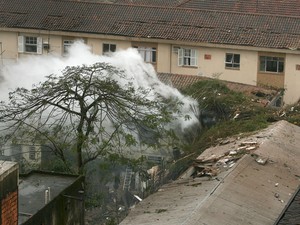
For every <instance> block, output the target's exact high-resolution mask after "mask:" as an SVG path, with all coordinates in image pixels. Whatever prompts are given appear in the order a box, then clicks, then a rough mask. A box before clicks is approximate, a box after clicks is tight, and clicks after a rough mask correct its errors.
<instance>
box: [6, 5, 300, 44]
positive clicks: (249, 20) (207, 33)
mask: <svg viewBox="0 0 300 225" xmlns="http://www.w3.org/2000/svg"><path fill="white" fill-rule="evenodd" d="M0 27H8V28H29V29H42V30H53V31H70V32H84V33H95V34H107V35H117V36H129V37H141V38H157V39H165V40H179V41H187V42H205V43H212V44H232V45H244V46H256V47H268V48H283V49H286V48H293V49H295V48H300V41H299V40H300V16H298V17H288V16H277V15H265V14H257V13H237V12H225V11H213V10H207V9H197V10H195V9H187V8H174V7H156V6H151V7H150V6H136V5H119V4H108V3H97V2H86V1H61V0H22V1H19V0H0Z"/></svg>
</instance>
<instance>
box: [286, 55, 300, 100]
mask: <svg viewBox="0 0 300 225" xmlns="http://www.w3.org/2000/svg"><path fill="white" fill-rule="evenodd" d="M299 58H300V56H299V55H296V54H295V55H292V54H289V55H287V56H286V67H285V80H284V83H285V85H284V88H285V89H286V90H285V96H284V102H285V103H286V104H292V103H295V102H297V101H298V100H299V98H300V59H299ZM297 65H299V66H297ZM297 67H298V68H297ZM296 68H297V69H296Z"/></svg>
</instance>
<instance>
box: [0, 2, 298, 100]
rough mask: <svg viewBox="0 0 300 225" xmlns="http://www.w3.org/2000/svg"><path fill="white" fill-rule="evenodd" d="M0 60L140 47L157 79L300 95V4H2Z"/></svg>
mask: <svg viewBox="0 0 300 225" xmlns="http://www.w3.org/2000/svg"><path fill="white" fill-rule="evenodd" d="M0 5H1V11H0V62H1V64H2V65H6V64H9V63H13V62H16V61H17V60H18V59H19V58H24V57H26V56H28V55H32V54H33V55H47V54H53V55H64V54H65V53H66V51H67V49H68V47H69V46H70V45H71V44H72V43H73V42H74V41H75V40H76V39H82V40H84V41H85V43H86V44H87V45H89V46H90V47H91V49H92V51H93V53H95V54H108V53H110V52H114V51H117V50H120V49H126V48H131V47H134V48H137V50H138V51H139V53H140V54H141V55H142V57H143V58H144V60H145V61H146V62H148V63H152V65H153V66H154V68H155V69H156V71H157V72H158V73H163V74H180V75H193V76H198V77H199V76H201V77H210V78H218V79H222V80H227V81H232V82H237V83H242V84H248V85H254V86H269V87H275V88H278V89H281V90H285V92H284V102H285V103H286V104H290V103H295V102H296V101H298V100H299V97H300V93H299V91H298V84H299V82H300V76H299V73H300V63H299V59H300V56H299V53H300V51H299V49H300V42H299V38H300V17H299V15H300V7H299V6H300V3H299V1H296V0H292V1H280V0H273V1H271V0H250V1H249V0H239V1H230V2H228V1H224V0H216V1H210V0H202V1H199V0H189V1H186V0H173V1H171V0H168V1H150V0H134V1H129V0H115V1H105V3H103V2H101V1H72V0H70V1H69V0H65V1H56V0H25V1H18V0H1V1H0Z"/></svg>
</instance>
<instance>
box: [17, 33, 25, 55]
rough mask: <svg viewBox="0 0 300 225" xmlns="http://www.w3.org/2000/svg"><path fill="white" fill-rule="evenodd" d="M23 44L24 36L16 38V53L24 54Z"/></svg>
mask: <svg viewBox="0 0 300 225" xmlns="http://www.w3.org/2000/svg"><path fill="white" fill-rule="evenodd" d="M24 42H25V37H24V36H18V52H19V53H22V52H24V48H25V46H24Z"/></svg>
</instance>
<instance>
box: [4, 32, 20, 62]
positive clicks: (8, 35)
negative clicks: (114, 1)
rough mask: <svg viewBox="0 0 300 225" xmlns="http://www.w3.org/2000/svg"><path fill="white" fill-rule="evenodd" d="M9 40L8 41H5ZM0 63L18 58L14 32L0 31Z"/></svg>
mask: <svg viewBox="0 0 300 225" xmlns="http://www.w3.org/2000/svg"><path fill="white" fill-rule="evenodd" d="M7 40H9V41H7ZM0 42H1V46H0V50H1V52H0V53H2V54H1V55H0V65H2V64H6V63H12V62H15V61H16V60H17V58H18V37H17V35H16V33H12V32H0Z"/></svg>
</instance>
